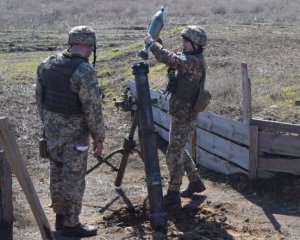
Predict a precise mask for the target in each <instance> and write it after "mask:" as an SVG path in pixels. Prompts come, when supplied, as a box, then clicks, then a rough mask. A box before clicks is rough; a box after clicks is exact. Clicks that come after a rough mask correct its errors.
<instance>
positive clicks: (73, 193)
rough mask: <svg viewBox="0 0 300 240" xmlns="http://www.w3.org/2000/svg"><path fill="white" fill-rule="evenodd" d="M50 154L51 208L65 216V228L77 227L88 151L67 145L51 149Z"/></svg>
mask: <svg viewBox="0 0 300 240" xmlns="http://www.w3.org/2000/svg"><path fill="white" fill-rule="evenodd" d="M49 152H50V156H51V157H50V194H51V200H52V204H51V206H52V208H53V210H54V212H55V213H56V214H59V215H63V216H64V225H65V226H75V225H76V224H78V223H79V214H80V211H81V207H82V198H83V194H84V190H85V173H86V169H87V156H88V151H87V150H86V151H78V150H77V149H76V147H75V144H65V145H64V146H62V147H59V146H54V147H51V148H49Z"/></svg>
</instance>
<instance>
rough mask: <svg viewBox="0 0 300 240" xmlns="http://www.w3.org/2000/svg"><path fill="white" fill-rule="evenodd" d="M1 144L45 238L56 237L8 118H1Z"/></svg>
mask: <svg viewBox="0 0 300 240" xmlns="http://www.w3.org/2000/svg"><path fill="white" fill-rule="evenodd" d="M0 144H1V145H2V146H3V149H4V154H5V156H6V159H7V161H8V162H9V164H10V166H11V168H12V169H13V171H14V173H15V175H16V177H17V179H18V181H19V183H20V185H21V187H22V189H23V191H24V193H25V196H26V198H27V200H28V202H29V204H30V207H31V210H32V212H33V215H34V217H35V219H36V221H37V224H38V226H39V229H40V232H41V235H42V238H43V239H44V240H46V239H47V240H48V239H51V240H52V239H54V237H53V235H52V232H51V228H50V225H49V222H48V220H47V218H46V215H45V213H44V211H43V208H42V206H41V203H40V201H39V198H38V196H37V193H36V191H35V189H34V186H33V183H32V181H31V179H30V177H29V174H28V172H27V169H26V165H25V163H24V160H23V158H22V155H21V153H20V150H19V147H18V145H17V142H16V139H15V137H14V135H13V132H12V130H11V128H10V126H9V124H8V120H7V118H3V117H1V118H0Z"/></svg>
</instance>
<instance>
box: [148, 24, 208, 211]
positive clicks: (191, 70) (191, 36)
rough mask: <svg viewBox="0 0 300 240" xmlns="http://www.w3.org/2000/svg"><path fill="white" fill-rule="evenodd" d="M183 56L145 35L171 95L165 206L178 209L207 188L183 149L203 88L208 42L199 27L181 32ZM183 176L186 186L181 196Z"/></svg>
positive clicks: (191, 129)
mask: <svg viewBox="0 0 300 240" xmlns="http://www.w3.org/2000/svg"><path fill="white" fill-rule="evenodd" d="M181 37H182V52H180V53H174V52H171V51H169V50H167V49H165V48H164V47H163V46H162V45H161V44H160V43H158V42H155V41H153V39H152V37H151V36H150V35H148V36H147V37H146V38H145V43H146V44H148V45H150V48H149V49H150V51H151V52H152V53H153V54H154V56H155V58H156V59H157V60H158V61H160V62H162V63H165V64H166V65H167V66H168V67H169V68H168V85H167V89H166V90H167V91H168V92H169V93H171V96H170V100H169V113H170V115H171V117H172V118H171V127H170V141H169V146H168V150H167V155H166V161H167V165H168V169H169V173H170V179H169V185H168V191H167V194H166V195H165V197H164V206H165V208H169V207H171V206H177V207H180V206H181V199H180V195H181V196H182V197H190V196H191V195H192V194H194V193H196V192H202V191H204V190H205V189H206V188H205V186H204V184H203V183H202V182H201V180H200V176H199V173H198V170H197V168H196V166H195V164H194V162H193V160H192V158H191V156H190V155H189V154H188V152H187V151H185V145H186V143H187V142H188V140H189V139H190V136H191V134H192V133H193V132H194V130H195V126H196V120H197V115H198V113H197V112H195V111H193V109H192V107H193V105H194V103H195V100H196V98H197V94H198V92H199V90H200V89H203V88H204V83H205V72H206V63H205V59H204V56H203V50H204V47H205V45H206V42H207V37H206V33H205V31H204V30H203V29H202V28H201V27H199V26H187V27H185V28H184V29H183V31H182V32H181ZM184 172H186V173H187V177H188V179H189V185H188V187H187V189H186V190H184V191H182V192H181V193H180V186H181V184H182V178H183V176H184Z"/></svg>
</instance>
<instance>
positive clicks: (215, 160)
mask: <svg viewBox="0 0 300 240" xmlns="http://www.w3.org/2000/svg"><path fill="white" fill-rule="evenodd" d="M196 155H197V158H196V161H197V163H198V164H199V165H201V166H203V167H206V168H208V169H211V170H214V171H216V172H219V173H223V174H226V175H229V174H233V173H245V174H248V173H247V171H245V170H244V169H242V168H239V167H238V166H236V165H233V164H231V163H230V162H228V161H226V160H224V159H222V158H220V157H218V156H216V155H212V154H210V153H209V152H206V151H204V150H203V149H201V148H199V147H196Z"/></svg>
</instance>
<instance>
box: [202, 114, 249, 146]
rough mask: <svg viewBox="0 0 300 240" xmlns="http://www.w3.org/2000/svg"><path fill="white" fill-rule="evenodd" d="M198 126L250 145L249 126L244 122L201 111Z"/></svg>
mask: <svg viewBox="0 0 300 240" xmlns="http://www.w3.org/2000/svg"><path fill="white" fill-rule="evenodd" d="M197 127H200V128H202V129H204V130H206V131H209V132H212V133H215V134H216V135H220V136H222V137H224V138H227V139H231V140H232V141H234V142H237V143H241V144H243V145H246V146H249V126H248V125H246V124H244V123H242V122H239V121H235V120H232V119H230V118H225V117H222V116H219V115H216V114H214V113H211V112H201V113H200V114H199V115H198V119H197Z"/></svg>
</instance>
